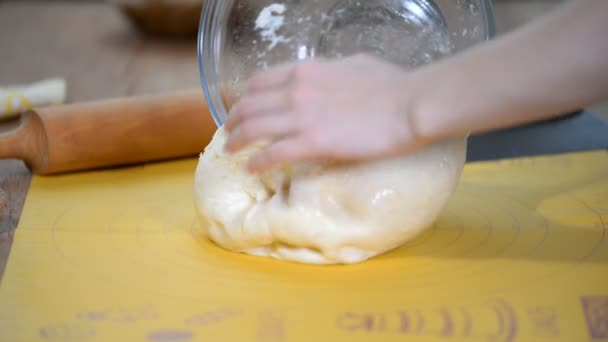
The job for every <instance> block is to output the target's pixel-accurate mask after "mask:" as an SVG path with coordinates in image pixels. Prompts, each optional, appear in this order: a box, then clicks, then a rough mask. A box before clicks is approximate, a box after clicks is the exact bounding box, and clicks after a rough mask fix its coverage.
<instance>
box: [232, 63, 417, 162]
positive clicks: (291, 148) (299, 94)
mask: <svg viewBox="0 0 608 342" xmlns="http://www.w3.org/2000/svg"><path fill="white" fill-rule="evenodd" d="M405 80H407V73H406V71H405V70H402V69H400V68H399V67H397V66H394V65H391V64H389V63H386V62H384V61H381V60H379V59H376V58H373V57H369V56H364V55H359V56H355V57H350V58H347V59H343V60H339V61H310V62H305V63H301V64H297V65H288V66H282V67H277V68H275V69H271V70H269V71H266V72H263V73H259V74H257V75H255V76H253V77H252V78H251V79H250V82H249V84H248V89H247V93H246V94H245V95H244V96H243V97H242V98H241V100H240V101H239V102H238V103H237V104H236V108H235V109H234V110H233V111H232V113H231V115H230V117H229V119H228V121H227V122H226V124H225V129H226V131H227V133H228V140H227V143H226V150H227V151H229V152H236V151H238V150H240V149H242V148H244V147H246V146H247V145H249V144H250V143H253V142H255V141H258V140H269V141H270V144H269V145H268V146H267V147H265V148H264V149H263V150H262V151H261V152H259V153H258V154H257V155H255V156H254V157H252V158H251V159H250V161H249V169H250V170H251V171H254V172H260V171H266V170H268V169H270V168H273V167H276V166H278V165H280V164H284V163H294V162H301V161H311V160H324V159H332V160H342V161H344V160H351V161H353V160H364V159H373V158H379V157H387V156H391V155H395V154H398V153H403V152H405V151H406V150H411V149H415V148H417V147H420V146H421V145H423V144H424V143H423V141H422V139H420V138H419V137H417V136H416V134H415V129H413V127H412V124H411V122H410V121H411V120H410V119H409V113H410V111H411V110H412V109H413V108H412V106H413V102H412V101H410V99H413V98H415V97H414V95H413V94H411V93H410V90H411V89H408V88H407V87H406V86H405V83H404V81H405Z"/></svg>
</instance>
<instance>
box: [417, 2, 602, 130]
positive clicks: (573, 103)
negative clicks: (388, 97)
mask: <svg viewBox="0 0 608 342" xmlns="http://www.w3.org/2000/svg"><path fill="white" fill-rule="evenodd" d="M411 76H412V77H413V78H414V79H415V80H414V83H417V84H419V85H420V88H419V93H418V94H419V95H418V97H417V99H416V100H414V101H417V105H416V107H415V109H414V110H413V115H414V117H413V118H412V121H413V122H414V126H415V130H416V131H417V133H418V134H419V135H420V136H422V137H427V138H430V139H433V140H434V139H438V138H441V137H445V136H454V135H456V136H460V135H463V134H466V133H469V132H471V133H479V132H484V131H488V130H493V129H499V128H505V127H509V126H514V125H519V124H523V123H528V122H532V121H537V120H542V119H546V118H549V117H551V116H555V115H559V114H565V113H567V112H569V111H573V110H577V109H581V108H583V107H585V106H588V105H590V104H594V103H595V102H597V101H600V100H602V99H605V98H607V96H608V1H602V0H586V1H585V0H576V1H570V2H569V3H567V4H565V5H564V6H562V8H559V9H558V10H556V11H555V13H552V14H550V15H547V16H546V17H544V18H541V19H540V20H539V21H538V22H535V23H533V24H530V25H529V26H527V27H525V28H523V29H521V30H518V31H515V32H513V33H511V34H507V35H505V36H503V37H502V38H500V39H497V40H495V41H492V42H489V43H487V44H484V45H480V46H479V47H475V48H472V49H470V50H468V51H465V52H463V53H462V54H461V55H457V56H455V57H453V58H450V59H446V60H445V61H443V62H440V63H437V64H435V65H431V66H429V67H427V68H422V69H420V70H419V71H418V72H415V73H414V74H412V75H411ZM406 82H412V80H411V79H410V80H407V81H406ZM407 106H411V105H410V104H407Z"/></svg>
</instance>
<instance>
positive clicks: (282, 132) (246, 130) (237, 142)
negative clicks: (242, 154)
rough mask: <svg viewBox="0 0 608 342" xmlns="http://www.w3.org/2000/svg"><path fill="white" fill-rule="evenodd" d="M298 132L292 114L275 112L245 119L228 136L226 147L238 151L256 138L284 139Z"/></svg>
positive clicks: (227, 149) (231, 150)
mask: <svg viewBox="0 0 608 342" xmlns="http://www.w3.org/2000/svg"><path fill="white" fill-rule="evenodd" d="M295 132H296V127H295V125H294V121H293V119H292V117H291V116H290V115H287V114H274V115H267V116H262V117H259V118H255V119H250V120H246V121H243V123H242V124H241V125H239V126H238V127H237V128H236V129H235V130H234V131H233V133H232V134H230V136H229V137H228V140H227V141H226V144H225V147H224V148H225V149H226V151H228V152H236V151H238V150H240V149H242V148H244V147H245V146H247V145H249V144H251V143H253V142H254V141H256V140H265V139H268V140H275V139H284V138H287V137H288V136H289V135H292V134H294V133H295Z"/></svg>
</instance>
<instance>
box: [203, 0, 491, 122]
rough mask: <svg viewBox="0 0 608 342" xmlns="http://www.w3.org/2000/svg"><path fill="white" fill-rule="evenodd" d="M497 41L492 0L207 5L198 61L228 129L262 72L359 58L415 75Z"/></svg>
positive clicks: (228, 0)
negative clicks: (247, 86) (251, 81)
mask: <svg viewBox="0 0 608 342" xmlns="http://www.w3.org/2000/svg"><path fill="white" fill-rule="evenodd" d="M493 36H494V16H493V9H492V1H491V0H274V1H270V0H256V1H246V0H206V1H205V5H204V7H203V13H202V18H201V22H200V29H199V38H198V59H199V67H200V73H201V82H202V87H203V90H204V93H205V97H206V99H207V104H208V106H209V109H210V112H211V114H212V115H213V118H214V120H215V122H216V124H217V125H218V126H221V125H222V124H223V122H224V121H225V120H226V118H227V117H228V113H229V111H230V107H231V105H232V104H233V103H235V101H237V100H238V98H239V97H240V96H241V94H242V88H243V84H244V81H246V80H247V79H248V78H249V77H250V76H251V75H252V73H254V72H256V71H259V70H263V69H266V68H269V67H272V66H275V65H278V64H283V63H288V62H297V61H300V60H305V59H310V58H315V57H322V58H344V57H348V56H350V55H353V54H357V53H369V54H373V55H375V56H378V57H381V58H384V59H385V60H387V61H390V62H393V63H397V64H400V65H401V66H403V67H405V68H416V67H418V66H420V65H424V64H428V63H432V62H434V61H436V60H439V59H441V58H442V57H445V56H449V55H453V54H456V53H458V52H460V51H462V50H464V49H466V48H468V47H470V46H472V45H474V44H477V43H480V42H482V41H485V40H489V39H491V38H492V37H493Z"/></svg>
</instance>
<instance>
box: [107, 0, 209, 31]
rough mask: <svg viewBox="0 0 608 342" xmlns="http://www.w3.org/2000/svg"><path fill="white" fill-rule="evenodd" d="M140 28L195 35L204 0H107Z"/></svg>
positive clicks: (142, 29)
mask: <svg viewBox="0 0 608 342" xmlns="http://www.w3.org/2000/svg"><path fill="white" fill-rule="evenodd" d="M109 2H110V3H112V4H114V5H116V6H117V7H118V8H119V9H120V10H121V11H122V12H123V13H124V14H125V16H126V17H127V18H129V20H130V21H131V22H132V23H133V24H134V26H135V27H137V28H138V29H139V30H140V31H142V32H144V33H146V34H151V35H162V36H179V37H196V35H197V33H198V26H199V21H200V16H201V11H202V9H203V4H204V2H205V1H204V0H109Z"/></svg>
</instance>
